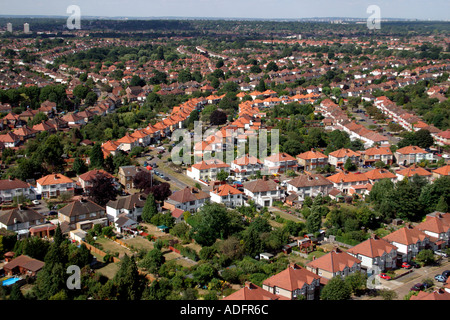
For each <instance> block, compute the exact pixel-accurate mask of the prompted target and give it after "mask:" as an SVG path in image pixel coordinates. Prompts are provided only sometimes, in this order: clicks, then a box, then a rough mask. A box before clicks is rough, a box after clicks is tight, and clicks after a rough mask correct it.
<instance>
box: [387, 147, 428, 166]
mask: <svg viewBox="0 0 450 320" xmlns="http://www.w3.org/2000/svg"><path fill="white" fill-rule="evenodd" d="M394 156H395V160H396V161H397V163H398V164H400V165H404V166H406V165H410V164H414V163H418V162H421V161H422V160H429V161H433V154H432V153H430V152H426V151H425V150H424V149H422V148H420V147H417V146H407V147H403V148H400V149H398V150H397V151H395V153H394Z"/></svg>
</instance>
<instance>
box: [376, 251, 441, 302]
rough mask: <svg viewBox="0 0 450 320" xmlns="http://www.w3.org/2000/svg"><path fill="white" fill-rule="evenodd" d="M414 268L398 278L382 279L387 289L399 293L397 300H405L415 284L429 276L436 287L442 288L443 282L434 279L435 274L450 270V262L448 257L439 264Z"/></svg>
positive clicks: (382, 283)
mask: <svg viewBox="0 0 450 320" xmlns="http://www.w3.org/2000/svg"><path fill="white" fill-rule="evenodd" d="M413 270H414V271H413V272H411V273H409V274H407V275H405V276H403V277H401V278H399V279H397V280H389V281H388V280H383V279H380V282H381V285H382V286H383V287H384V288H386V289H391V290H394V291H395V292H396V293H397V300H403V297H404V296H405V295H407V294H408V292H409V291H410V288H411V287H412V286H413V285H414V284H416V283H420V282H423V281H424V280H425V279H427V278H431V279H432V280H433V281H434V285H435V288H440V287H442V285H443V283H441V282H438V281H436V280H434V276H435V275H437V274H441V273H442V272H443V271H444V270H450V262H449V261H448V259H444V260H443V261H442V262H441V264H440V265H439V266H430V267H422V268H419V269H413Z"/></svg>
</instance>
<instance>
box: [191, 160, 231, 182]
mask: <svg viewBox="0 0 450 320" xmlns="http://www.w3.org/2000/svg"><path fill="white" fill-rule="evenodd" d="M230 168H231V166H230V165H229V164H226V163H225V162H223V161H222V160H219V159H209V160H203V161H201V162H198V163H196V164H194V165H192V166H191V167H190V168H188V169H187V170H186V173H187V176H188V177H189V178H192V179H194V180H202V181H215V180H216V179H217V174H218V173H219V172H220V171H222V170H223V171H225V172H227V173H228V174H230Z"/></svg>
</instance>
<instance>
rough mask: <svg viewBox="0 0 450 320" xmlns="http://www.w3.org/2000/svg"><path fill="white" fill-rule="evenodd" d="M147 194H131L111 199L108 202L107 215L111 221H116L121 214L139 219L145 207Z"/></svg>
mask: <svg viewBox="0 0 450 320" xmlns="http://www.w3.org/2000/svg"><path fill="white" fill-rule="evenodd" d="M145 201H146V196H145V195H143V194H138V193H135V194H131V195H129V196H125V197H121V198H119V199H116V200H110V201H109V202H108V203H107V204H106V215H107V217H108V220H109V221H114V222H115V221H116V220H117V219H118V218H119V216H120V215H123V214H125V215H126V216H127V217H128V218H131V219H133V220H136V221H137V220H138V219H139V217H140V216H141V215H142V210H143V209H144V205H145Z"/></svg>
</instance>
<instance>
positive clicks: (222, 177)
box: [217, 170, 228, 181]
mask: <svg viewBox="0 0 450 320" xmlns="http://www.w3.org/2000/svg"><path fill="white" fill-rule="evenodd" d="M227 179H228V172H226V171H225V170H220V172H219V173H217V180H218V181H226V180H227Z"/></svg>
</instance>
